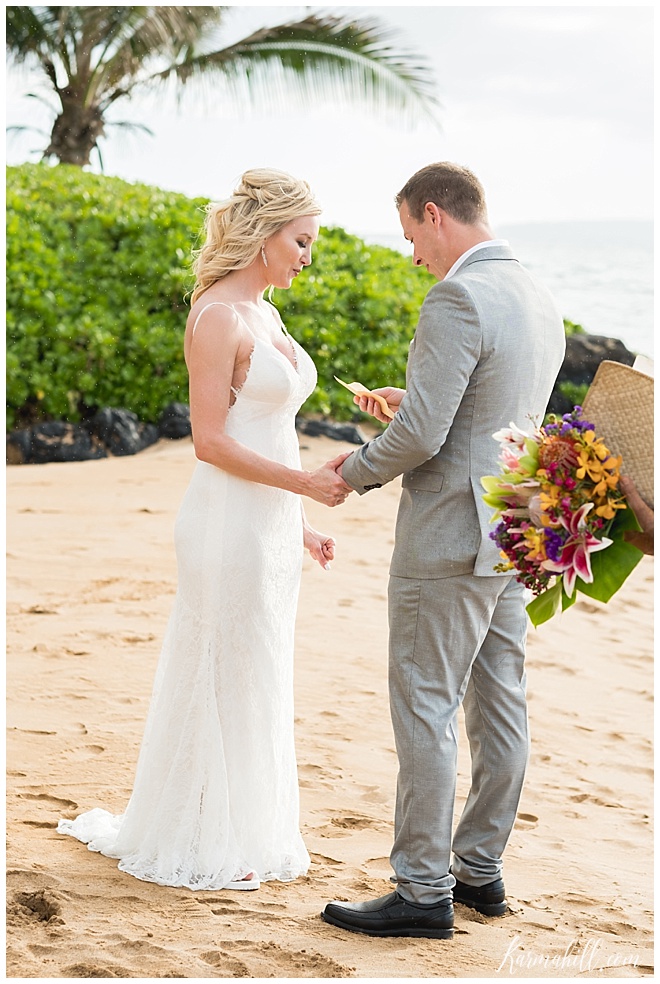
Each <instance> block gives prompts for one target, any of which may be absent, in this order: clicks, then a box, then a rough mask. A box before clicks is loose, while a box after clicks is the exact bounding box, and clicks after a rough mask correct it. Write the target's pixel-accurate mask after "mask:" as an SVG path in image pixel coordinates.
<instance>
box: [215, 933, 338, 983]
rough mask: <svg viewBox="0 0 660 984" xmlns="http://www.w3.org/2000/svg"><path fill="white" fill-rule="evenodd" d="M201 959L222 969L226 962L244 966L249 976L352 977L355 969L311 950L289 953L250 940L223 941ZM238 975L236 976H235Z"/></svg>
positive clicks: (277, 946) (274, 946)
mask: <svg viewBox="0 0 660 984" xmlns="http://www.w3.org/2000/svg"><path fill="white" fill-rule="evenodd" d="M203 959H206V960H207V962H208V963H209V964H212V965H213V966H216V967H219V966H222V967H223V968H224V967H225V966H226V964H225V963H224V961H225V960H227V959H233V960H236V961H237V963H238V964H241V965H244V966H245V968H246V970H247V974H245V973H242V974H241V975H240V976H242V977H243V976H249V977H262V978H265V977H290V978H294V977H316V978H319V977H353V976H354V974H355V967H348V966H346V965H345V964H340V963H337V961H336V960H333V959H332V957H326V956H324V954H322V953H318V952H316V951H314V950H307V949H304V950H289V949H288V948H286V947H283V946H280V944H279V943H268V942H262V943H253V942H251V941H249V940H235V941H230V940H222V941H221V942H220V943H219V945H218V950H217V951H211V952H210V953H207V954H206V955H205V957H203ZM236 976H238V975H236Z"/></svg>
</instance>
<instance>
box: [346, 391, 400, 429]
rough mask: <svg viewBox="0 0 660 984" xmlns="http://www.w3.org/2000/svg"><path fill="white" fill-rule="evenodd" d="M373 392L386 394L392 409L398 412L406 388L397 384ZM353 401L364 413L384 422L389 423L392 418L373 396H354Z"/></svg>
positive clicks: (380, 394)
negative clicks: (386, 414)
mask: <svg viewBox="0 0 660 984" xmlns="http://www.w3.org/2000/svg"><path fill="white" fill-rule="evenodd" d="M371 392H372V393H377V394H378V396H384V397H385V400H386V401H387V404H388V406H389V408H390V410H393V411H394V413H396V412H397V410H398V409H399V406H400V404H401V400H402V399H403V398H404V396H405V395H406V391H405V390H404V389H399V388H398V387H396V386H382V387H381V388H380V389H375V390H372V391H371ZM353 403H357V405H358V406H359V408H360V410H361V411H362V413H368V414H370V415H371V416H372V417H375V418H376V420H380V421H382V423H384V424H389V423H390V421H391V419H392V418H391V417H386V416H385V414H384V413H383V411H382V410H381V408H380V404H379V403H378V401H377V400H374V399H373V397H371V396H354V397H353Z"/></svg>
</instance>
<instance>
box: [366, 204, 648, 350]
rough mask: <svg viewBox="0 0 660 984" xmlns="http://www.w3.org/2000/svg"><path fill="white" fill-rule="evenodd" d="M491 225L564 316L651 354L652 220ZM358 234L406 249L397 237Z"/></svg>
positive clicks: (597, 333)
mask: <svg viewBox="0 0 660 984" xmlns="http://www.w3.org/2000/svg"><path fill="white" fill-rule="evenodd" d="M494 231H495V235H496V236H498V237H499V238H502V239H507V240H508V241H509V243H510V244H511V246H512V248H513V250H514V252H515V254H516V256H517V257H518V259H519V260H520V261H521V263H523V264H524V265H525V266H526V267H527V268H528V269H529V270H530V271H532V272H533V273H534V274H536V275H537V276H538V277H539V278H540V279H541V280H543V282H544V283H545V284H546V285H547V286H548V288H549V289H550V290H551V291H552V293H553V295H554V297H555V298H556V300H557V304H558V305H559V309H560V311H561V313H562V315H563V316H564V317H565V318H567V319H568V320H569V321H573V322H575V323H576V324H579V325H582V327H583V328H584V329H585V331H589V332H591V333H592V334H594V335H609V336H610V337H612V338H619V339H621V341H622V342H623V343H624V344H625V345H626V347H627V348H629V349H630V350H631V351H632V352H635V353H636V354H638V355H645V356H647V357H648V358H653V223H652V222H556V223H550V222H538V223H537V222H534V223H521V224H517V225H506V226H504V225H502V226H500V227H498V228H496V229H495V230H494ZM363 238H364V239H366V241H367V242H373V243H380V244H381V245H383V246H389V247H390V248H391V249H396V250H398V251H399V252H401V253H403V254H404V255H406V256H410V255H411V250H410V248H408V247H407V244H406V242H405V240H404V239H403V237H398V236H390V235H384V236H378V235H369V236H364V237H363Z"/></svg>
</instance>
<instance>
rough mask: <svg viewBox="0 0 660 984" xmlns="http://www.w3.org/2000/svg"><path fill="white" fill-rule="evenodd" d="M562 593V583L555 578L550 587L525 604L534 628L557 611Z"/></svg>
mask: <svg viewBox="0 0 660 984" xmlns="http://www.w3.org/2000/svg"><path fill="white" fill-rule="evenodd" d="M562 593H563V589H562V583H561V581H560V580H557V581H555V583H554V584H553V586H552V587H551V588H548V589H547V591H543V592H542V593H541V594H540V595H537V596H536V598H534V600H533V601H530V603H529V605H527V614H528V615H529V618H530V621H531V623H532V625H533V626H534V627H535V628H536V627H537V626H538V625H542V624H543V623H544V622H547V621H548V619H551V618H552V616H553V615H554V614H556V612H558V611H559V606H560V605H561V599H562Z"/></svg>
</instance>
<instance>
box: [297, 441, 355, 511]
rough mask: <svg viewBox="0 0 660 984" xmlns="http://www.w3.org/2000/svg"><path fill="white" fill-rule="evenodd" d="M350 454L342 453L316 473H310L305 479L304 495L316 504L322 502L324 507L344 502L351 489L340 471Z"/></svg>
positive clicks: (348, 452)
mask: <svg viewBox="0 0 660 984" xmlns="http://www.w3.org/2000/svg"><path fill="white" fill-rule="evenodd" d="M352 453H353V452H352V451H343V452H342V453H341V454H339V455H337V457H336V458H333V459H332V461H326V463H325V464H324V465H321V467H320V468H317V469H316V471H314V472H311V473H310V474H309V475H308V477H307V489H306V491H305V495H308V496H309V497H310V499H315V500H316V502H322V503H323V505H325V506H339V505H341V504H342V503H343V502H345V501H346V499H347V498H348V496H349V495H350V494H351V492H352V491H353V489H352V488H351V486H350V485H347V484H346V482H345V481H344V480H343V478H342V477H341V474H340V469H341V466H342V464H343V463H344V462H345V461H346V459H347V458H348V457H349V456H350V455H351V454H352Z"/></svg>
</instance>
